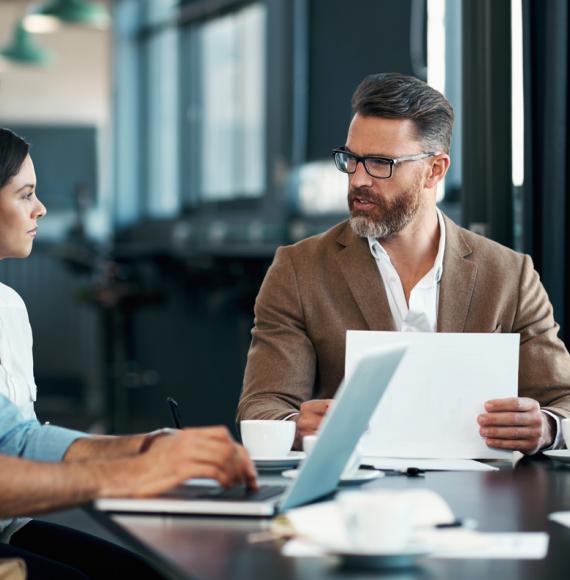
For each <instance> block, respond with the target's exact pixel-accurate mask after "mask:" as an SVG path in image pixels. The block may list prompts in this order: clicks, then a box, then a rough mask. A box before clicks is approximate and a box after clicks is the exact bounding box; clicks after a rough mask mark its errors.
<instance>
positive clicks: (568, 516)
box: [548, 512, 570, 528]
mask: <svg viewBox="0 0 570 580" xmlns="http://www.w3.org/2000/svg"><path fill="white" fill-rule="evenodd" d="M548 519H549V520H552V521H553V522H556V523H558V524H560V525H561V526H566V527H567V528H570V512H553V513H551V514H550V515H549V516H548Z"/></svg>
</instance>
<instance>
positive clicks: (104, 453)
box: [63, 434, 149, 461]
mask: <svg viewBox="0 0 570 580" xmlns="http://www.w3.org/2000/svg"><path fill="white" fill-rule="evenodd" d="M148 436H149V435H148V434H143V435H127V436H123V437H114V436H109V435H99V436H96V437H84V438H81V439H77V440H76V441H74V442H73V443H72V444H71V445H70V446H69V448H68V450H67V452H66V453H65V456H64V458H63V459H64V461H84V460H86V459H98V458H100V459H112V458H120V457H128V456H130V455H136V454H137V453H139V452H140V450H141V447H142V445H143V443H144V442H145V440H146V438H147V437H148Z"/></svg>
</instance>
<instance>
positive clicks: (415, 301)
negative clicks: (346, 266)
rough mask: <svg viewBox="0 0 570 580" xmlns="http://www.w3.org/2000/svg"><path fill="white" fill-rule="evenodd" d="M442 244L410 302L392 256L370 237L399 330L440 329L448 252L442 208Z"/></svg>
mask: <svg viewBox="0 0 570 580" xmlns="http://www.w3.org/2000/svg"><path fill="white" fill-rule="evenodd" d="M437 221H438V223H439V247H438V250H437V256H436V257H435V261H434V264H433V267H432V268H431V270H430V271H429V272H428V273H427V274H426V275H425V276H424V277H423V278H422V279H421V280H420V281H419V282H418V283H417V284H416V285H415V286H414V287H413V288H412V291H411V292H410V303H409V305H408V303H407V302H406V296H405V294H404V288H403V286H402V282H401V281H400V276H399V275H398V272H397V271H396V268H394V266H393V264H392V261H391V260H390V256H389V255H388V253H387V252H386V250H385V249H384V248H383V247H382V244H380V242H379V241H378V240H375V239H374V238H368V245H369V246H370V251H371V252H372V255H373V256H374V260H376V265H377V266H378V270H379V272H380V277H381V278H382V282H384V288H385V289H386V295H387V297H388V304H389V305H390V311H391V313H392V318H393V319H394V324H395V326H396V330H400V331H402V332H435V331H436V329H437V303H438V299H439V281H440V280H441V275H442V273H443V255H444V253H445V222H444V221H443V217H442V215H441V212H440V211H439V209H438V210H437Z"/></svg>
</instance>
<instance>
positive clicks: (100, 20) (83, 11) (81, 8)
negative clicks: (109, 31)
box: [26, 0, 110, 28]
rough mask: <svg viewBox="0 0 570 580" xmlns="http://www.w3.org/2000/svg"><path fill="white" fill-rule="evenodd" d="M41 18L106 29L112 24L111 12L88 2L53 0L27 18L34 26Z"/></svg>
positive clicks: (81, 0) (83, 0)
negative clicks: (35, 20) (35, 21)
mask: <svg viewBox="0 0 570 580" xmlns="http://www.w3.org/2000/svg"><path fill="white" fill-rule="evenodd" d="M37 16H39V17H44V18H46V17H47V18H51V19H57V20H59V21H61V22H64V23H66V24H80V25H83V26H90V27H93V28H106V27H107V26H108V25H109V22H110V16H109V12H108V11H107V9H106V8H105V6H103V5H102V4H100V3H99V2H90V1H88V0H52V1H51V2H47V3H46V4H44V5H43V6H40V7H39V8H38V9H37V10H36V11H34V12H33V13H32V14H29V15H28V16H27V17H26V25H27V22H28V19H29V22H30V23H31V24H30V26H33V25H34V24H33V22H34V19H35V18H36V17H37Z"/></svg>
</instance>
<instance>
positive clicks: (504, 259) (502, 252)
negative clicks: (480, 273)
mask: <svg viewBox="0 0 570 580" xmlns="http://www.w3.org/2000/svg"><path fill="white" fill-rule="evenodd" d="M446 229H447V232H448V234H447V235H448V237H449V238H450V242H451V245H453V246H455V247H458V246H460V245H461V249H463V248H465V251H466V254H468V255H469V259H471V260H473V261H475V262H484V263H487V264H490V263H495V264H497V265H508V264H512V265H516V266H517V267H520V265H521V264H522V262H523V261H524V258H525V255H524V254H521V253H520V252H517V251H515V250H513V249H511V248H508V247H507V246H503V245H502V244H500V243H499V242H496V241H494V240H491V239H489V238H486V237H485V236H482V235H481V234H477V233H475V232H472V231H470V230H468V229H466V228H463V227H461V226H459V225H457V224H456V223H455V222H453V221H452V220H450V219H449V218H447V220H446ZM458 242H459V243H458Z"/></svg>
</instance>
